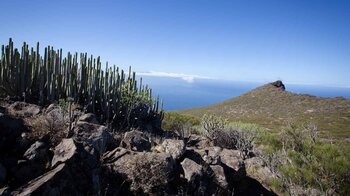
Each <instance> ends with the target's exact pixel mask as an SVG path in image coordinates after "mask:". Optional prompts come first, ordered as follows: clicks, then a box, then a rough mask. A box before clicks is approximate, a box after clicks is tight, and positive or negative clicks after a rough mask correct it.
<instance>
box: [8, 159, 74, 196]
mask: <svg viewBox="0 0 350 196" xmlns="http://www.w3.org/2000/svg"><path fill="white" fill-rule="evenodd" d="M64 168H65V164H64V163H63V164H60V165H58V166H57V167H56V168H54V169H53V170H51V171H49V172H47V173H45V174H44V175H42V176H39V177H38V178H36V179H34V180H32V181H30V182H29V183H27V184H25V185H24V186H22V187H20V188H18V189H16V190H15V191H13V192H12V193H11V195H19V196H22V195H23V196H24V195H60V189H61V190H62V187H63V186H66V185H68V184H67V182H66V181H65V180H64V178H63V179H62V182H61V184H58V182H60V179H59V178H62V177H63V175H62V173H63V172H64ZM60 174H61V175H60ZM57 186H62V187H61V188H58V187H57ZM73 190H74V189H73ZM71 194H73V193H71Z"/></svg>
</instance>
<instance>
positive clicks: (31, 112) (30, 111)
mask: <svg viewBox="0 0 350 196" xmlns="http://www.w3.org/2000/svg"><path fill="white" fill-rule="evenodd" d="M8 110H9V111H10V112H11V113H12V114H14V115H15V116H18V117H31V116H35V115H38V114H39V113H40V112H41V108H40V107H39V106H37V105H34V104H29V103H25V102H15V103H13V104H11V105H10V106H9V107H8Z"/></svg>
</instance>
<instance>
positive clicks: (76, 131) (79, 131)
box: [69, 121, 113, 155]
mask: <svg viewBox="0 0 350 196" xmlns="http://www.w3.org/2000/svg"><path fill="white" fill-rule="evenodd" d="M69 137H71V138H73V139H74V140H75V141H77V142H80V143H84V145H85V147H86V149H87V150H89V151H90V153H95V152H96V153H99V155H102V154H103V153H104V152H105V151H106V149H107V148H108V145H109V144H110V142H111V141H112V140H113V138H112V136H111V134H110V131H109V130H108V128H107V127H105V126H101V125H97V124H92V123H88V122H80V121H79V122H78V123H77V124H76V125H75V126H74V127H73V129H72V130H71V131H70V133H69Z"/></svg>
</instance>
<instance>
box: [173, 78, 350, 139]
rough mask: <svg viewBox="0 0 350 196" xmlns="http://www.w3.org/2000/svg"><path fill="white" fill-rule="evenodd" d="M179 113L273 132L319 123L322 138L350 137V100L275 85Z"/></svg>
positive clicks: (268, 85)
mask: <svg viewBox="0 0 350 196" xmlns="http://www.w3.org/2000/svg"><path fill="white" fill-rule="evenodd" d="M178 112H179V113H181V114H186V115H192V116H196V117H198V118H200V117H201V116H202V115H203V114H205V113H209V114H215V115H217V116H222V117H224V118H226V119H228V120H229V121H233V122H235V121H241V122H247V123H256V124H259V125H261V126H262V127H265V128H268V129H270V130H272V131H274V132H278V131H279V130H280V129H281V127H283V126H285V125H286V124H287V123H288V122H290V123H297V124H299V125H303V124H310V123H312V124H316V125H317V126H318V128H319V130H320V134H321V136H322V137H329V136H330V137H337V138H344V137H349V135H350V126H349V124H350V100H347V99H344V98H320V97H315V96H310V95H303V94H294V93H290V92H287V91H285V90H284V89H283V88H277V87H276V86H274V85H272V84H267V85H264V86H262V87H259V88H257V89H255V90H253V91H250V92H248V93H246V94H243V95H241V96H238V97H235V98H232V99H230V100H227V101H224V102H221V103H218V104H215V105H211V106H207V107H201V108H194V109H188V110H182V111H178Z"/></svg>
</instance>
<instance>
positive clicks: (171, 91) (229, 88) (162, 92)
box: [142, 76, 350, 111]
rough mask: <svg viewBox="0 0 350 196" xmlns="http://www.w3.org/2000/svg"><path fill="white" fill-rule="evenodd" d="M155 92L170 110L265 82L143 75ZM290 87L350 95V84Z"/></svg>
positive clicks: (231, 94) (214, 99)
mask: <svg viewBox="0 0 350 196" xmlns="http://www.w3.org/2000/svg"><path fill="white" fill-rule="evenodd" d="M142 78H143V82H144V83H146V84H149V85H150V86H151V88H152V90H153V95H159V96H160V98H162V99H163V102H164V109H165V110H167V111H173V110H181V109H188V108H193V107H201V106H208V105H211V104H215V103H219V102H221V101H224V100H227V99H230V98H233V97H236V96H239V95H241V94H243V93H246V92H248V91H250V90H253V89H255V88H257V87H259V86H261V85H263V84H264V83H253V82H236V81H227V80H211V79H195V80H194V81H192V82H188V81H185V80H183V79H181V78H169V77H152V76H143V77H142ZM285 85H286V90H287V91H290V92H293V93H299V94H310V95H315V96H320V97H339V96H342V97H345V98H347V99H350V88H341V87H325V86H316V85H296V84H285Z"/></svg>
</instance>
